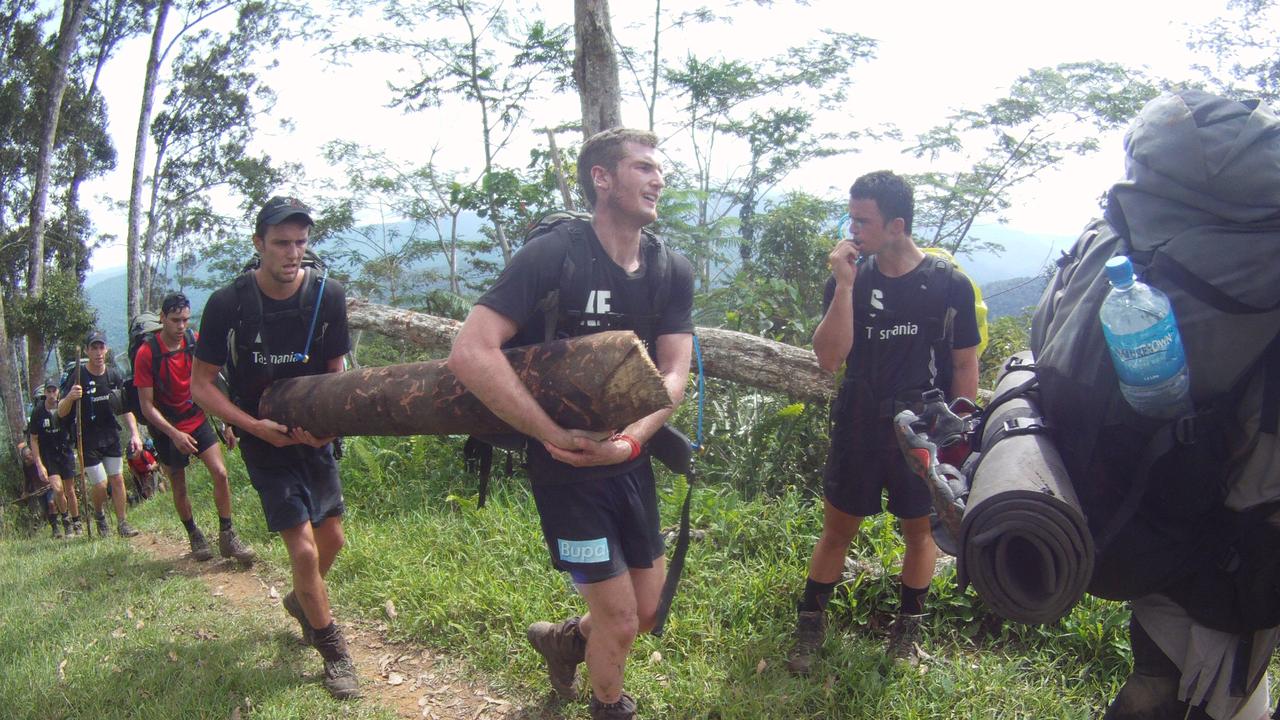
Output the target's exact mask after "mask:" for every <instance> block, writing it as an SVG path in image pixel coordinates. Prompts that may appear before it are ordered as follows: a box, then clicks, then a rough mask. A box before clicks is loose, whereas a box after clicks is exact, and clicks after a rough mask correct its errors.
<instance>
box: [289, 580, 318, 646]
mask: <svg viewBox="0 0 1280 720" xmlns="http://www.w3.org/2000/svg"><path fill="white" fill-rule="evenodd" d="M281 604H282V605H284V611H285V612H287V613H289V615H290V616H292V617H293V619H294V620H297V621H298V624H299V625H301V626H302V644H303V645H315V643H316V640H315V633H314V631H313V630H312V629H311V623H309V622H307V614H306V613H304V612H303V611H302V603H300V602H298V596H297V595H294V594H293V591H292V590H290V591H289V592H288V593H287V594H286V595H285V596H284V600H282V601H281Z"/></svg>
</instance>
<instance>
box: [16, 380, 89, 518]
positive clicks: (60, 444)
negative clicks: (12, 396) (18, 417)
mask: <svg viewBox="0 0 1280 720" xmlns="http://www.w3.org/2000/svg"><path fill="white" fill-rule="evenodd" d="M67 425H68V423H67V422H66V421H65V420H63V419H62V418H59V417H58V382H57V381H56V380H54V379H53V378H49V379H48V380H46V381H45V383H44V395H43V397H41V398H40V399H39V400H38V401H37V402H36V403H35V407H33V408H32V409H31V420H30V421H29V422H28V423H27V433H29V434H30V435H31V449H32V453H31V455H32V459H33V460H35V466H36V472H37V473H39V475H40V479H41V481H43V482H47V483H48V484H49V487H50V489H52V490H53V503H52V504H50V506H49V525H50V526H51V527H52V528H53V536H54V537H55V538H60V537H62V536H63V535H64V534H70V533H72V532H75V533H76V534H77V535H78V534H80V532H81V530H80V502H79V500H78V499H77V498H76V489H75V483H74V482H73V480H74V479H75V476H76V458H75V455H74V451H73V449H72V447H73V445H72V440H71V435H70V434H69V433H68V432H67ZM64 481H66V482H65V483H64ZM68 509H69V510H70V511H71V519H70V520H68V519H67V511H68ZM59 516H61V517H59ZM59 520H61V524H59ZM72 523H74V525H73V524H72ZM73 528H74V529H73Z"/></svg>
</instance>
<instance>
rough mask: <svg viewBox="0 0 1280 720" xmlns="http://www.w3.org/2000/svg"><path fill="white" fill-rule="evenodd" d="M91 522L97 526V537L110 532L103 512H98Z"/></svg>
mask: <svg viewBox="0 0 1280 720" xmlns="http://www.w3.org/2000/svg"><path fill="white" fill-rule="evenodd" d="M93 524H94V525H96V526H97V527H98V537H100V538H104V537H106V536H107V535H108V534H110V533H111V528H109V527H107V516H106V515H105V514H104V513H98V515H97V517H95V518H94V519H93Z"/></svg>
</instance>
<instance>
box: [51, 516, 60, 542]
mask: <svg viewBox="0 0 1280 720" xmlns="http://www.w3.org/2000/svg"><path fill="white" fill-rule="evenodd" d="M49 525H50V526H52V527H53V539H54V540H61V539H62V538H63V532H62V526H61V525H59V524H58V521H57V520H54V521H53V522H51V523H49Z"/></svg>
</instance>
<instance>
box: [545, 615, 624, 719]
mask: <svg viewBox="0 0 1280 720" xmlns="http://www.w3.org/2000/svg"><path fill="white" fill-rule="evenodd" d="M581 619H582V618H579V617H571V618H569V619H568V620H565V621H564V622H561V623H549V622H536V623H534V624H532V625H530V626H529V630H528V632H527V633H525V635H526V636H527V637H528V638H529V644H530V645H532V646H533V649H534V650H537V651H538V652H539V653H541V655H542V657H543V659H544V660H546V662H547V675H548V677H550V679H551V687H552V689H554V690H555V691H556V694H557V695H559V696H560V699H562V700H572V699H574V698H576V697H577V696H578V663H581V662H582V661H583V660H585V659H586V657H587V640H586V638H584V637H582V633H581V632H580V631H579V630H578V622H579V621H580V620H581ZM634 710H635V706H634V704H633V705H632V711H633V714H634ZM610 717H612V716H610ZM618 717H631V716H630V715H626V716H624V715H619V716H618Z"/></svg>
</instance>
